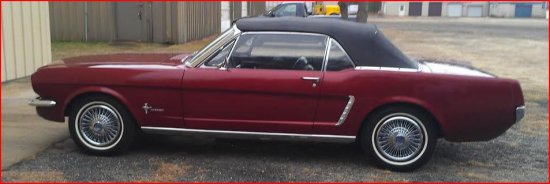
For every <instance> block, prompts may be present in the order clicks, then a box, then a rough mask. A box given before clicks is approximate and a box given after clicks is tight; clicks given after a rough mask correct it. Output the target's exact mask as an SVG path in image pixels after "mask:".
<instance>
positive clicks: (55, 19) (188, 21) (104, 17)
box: [50, 2, 221, 43]
mask: <svg viewBox="0 0 550 184" xmlns="http://www.w3.org/2000/svg"><path fill="white" fill-rule="evenodd" d="M114 4H115V3H113V2H89V3H88V41H114V40H116V25H115V24H116V22H115V20H116V17H115V16H116V13H115V9H114ZM149 5H150V6H149ZM145 7H146V9H145V10H144V15H145V16H146V17H147V19H148V20H149V21H150V22H148V23H147V25H148V26H150V27H147V28H146V30H147V31H146V32H147V33H148V36H147V38H148V39H147V40H148V41H154V42H161V43H164V42H172V43H185V42H188V41H191V40H196V39H202V38H205V37H207V36H210V35H213V34H217V33H219V32H220V29H221V20H220V17H221V6H220V2H152V3H146V6H145ZM149 12H150V13H149ZM50 17H51V21H52V24H51V25H52V30H51V31H52V40H55V41H84V40H85V32H84V27H85V21H84V3H82V2H52V3H50Z"/></svg>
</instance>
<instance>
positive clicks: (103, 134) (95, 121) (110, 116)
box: [77, 102, 122, 147]
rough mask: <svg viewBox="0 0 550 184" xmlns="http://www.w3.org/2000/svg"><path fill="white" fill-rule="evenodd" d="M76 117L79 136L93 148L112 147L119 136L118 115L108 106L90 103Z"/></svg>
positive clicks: (120, 128)
mask: <svg viewBox="0 0 550 184" xmlns="http://www.w3.org/2000/svg"><path fill="white" fill-rule="evenodd" d="M77 117H78V119H77V127H78V131H79V134H80V135H81V136H82V138H84V140H85V141H86V142H87V143H89V144H91V145H92V146H94V147H106V146H109V145H112V144H113V143H114V142H115V141H116V140H117V139H118V138H119V137H120V135H121V132H122V119H121V117H120V114H119V113H118V111H117V110H116V109H115V108H112V107H111V106H110V105H108V104H103V103H98V102H96V103H90V104H88V105H86V106H85V107H83V108H82V109H81V110H80V112H79V114H78V116H77Z"/></svg>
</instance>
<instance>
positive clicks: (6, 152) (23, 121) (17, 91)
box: [2, 78, 69, 170]
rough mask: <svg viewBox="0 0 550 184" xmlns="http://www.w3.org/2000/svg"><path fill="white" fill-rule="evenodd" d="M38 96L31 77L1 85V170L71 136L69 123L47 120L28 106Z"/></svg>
mask: <svg viewBox="0 0 550 184" xmlns="http://www.w3.org/2000/svg"><path fill="white" fill-rule="evenodd" d="M36 96H37V95H36V94H35V93H34V91H33V90H32V87H31V84H30V79H29V78H25V79H19V80H16V81H11V82H8V83H6V84H2V170H4V169H6V168H8V167H10V166H11V165H13V164H15V163H18V162H20V161H22V160H25V159H27V158H32V157H33V156H34V155H36V154H37V153H39V152H41V151H43V150H45V149H46V148H48V147H50V146H51V145H52V144H53V143H56V142H59V141H62V140H63V139H66V138H67V137H69V132H68V130H67V124H65V123H58V122H51V121H47V120H44V119H42V118H40V117H39V116H38V115H37V114H36V111H35V109H34V107H31V106H29V105H27V102H28V100H29V99H32V98H35V97H36Z"/></svg>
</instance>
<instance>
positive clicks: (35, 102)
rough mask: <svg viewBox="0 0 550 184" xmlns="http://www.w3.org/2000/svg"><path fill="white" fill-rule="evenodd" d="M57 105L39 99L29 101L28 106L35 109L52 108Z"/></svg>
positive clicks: (50, 101) (53, 102)
mask: <svg viewBox="0 0 550 184" xmlns="http://www.w3.org/2000/svg"><path fill="white" fill-rule="evenodd" d="M55 104H57V103H56V102H55V101H53V100H42V99H40V98H35V99H32V100H30V101H29V105H31V106H35V107H53V106H55Z"/></svg>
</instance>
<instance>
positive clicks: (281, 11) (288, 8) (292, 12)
mask: <svg viewBox="0 0 550 184" xmlns="http://www.w3.org/2000/svg"><path fill="white" fill-rule="evenodd" d="M296 9H297V8H296V4H287V5H284V6H281V7H280V8H278V9H277V10H276V11H275V16H276V17H284V16H296Z"/></svg>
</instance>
